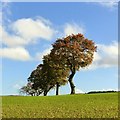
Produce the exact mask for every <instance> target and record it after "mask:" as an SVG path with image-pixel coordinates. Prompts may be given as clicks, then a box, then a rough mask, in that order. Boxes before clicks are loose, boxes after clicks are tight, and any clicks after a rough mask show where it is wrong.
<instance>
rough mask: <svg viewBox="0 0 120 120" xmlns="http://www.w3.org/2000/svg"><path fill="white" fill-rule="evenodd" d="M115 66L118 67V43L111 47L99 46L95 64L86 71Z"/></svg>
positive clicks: (95, 55) (94, 60)
mask: <svg viewBox="0 0 120 120" xmlns="http://www.w3.org/2000/svg"><path fill="white" fill-rule="evenodd" d="M115 66H118V43H117V42H113V43H112V44H110V45H104V44H97V53H95V54H94V59H93V63H92V64H91V65H90V66H89V67H87V69H84V70H91V69H96V68H101V67H104V68H106V67H115Z"/></svg>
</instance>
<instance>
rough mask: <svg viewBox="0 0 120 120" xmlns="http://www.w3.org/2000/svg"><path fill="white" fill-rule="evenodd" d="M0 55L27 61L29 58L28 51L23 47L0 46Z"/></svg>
mask: <svg viewBox="0 0 120 120" xmlns="http://www.w3.org/2000/svg"><path fill="white" fill-rule="evenodd" d="M0 57H3V58H9V59H13V60H21V61H28V60H30V59H31V57H30V55H29V53H28V51H27V50H26V49H25V48H22V47H17V48H1V49H0Z"/></svg>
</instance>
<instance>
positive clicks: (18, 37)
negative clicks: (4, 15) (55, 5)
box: [0, 17, 55, 47]
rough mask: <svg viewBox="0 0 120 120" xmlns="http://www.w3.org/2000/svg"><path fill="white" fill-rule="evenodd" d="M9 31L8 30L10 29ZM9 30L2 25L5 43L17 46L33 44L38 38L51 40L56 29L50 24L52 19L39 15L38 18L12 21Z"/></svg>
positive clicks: (0, 29) (1, 29)
mask: <svg viewBox="0 0 120 120" xmlns="http://www.w3.org/2000/svg"><path fill="white" fill-rule="evenodd" d="M7 30H8V31H9V32H8V31H7ZM7 30H6V29H5V27H3V26H0V31H1V32H2V39H3V44H5V45H7V46H10V47H16V46H23V45H28V44H33V43H35V42H36V41H37V40H41V39H44V40H51V39H52V37H53V35H54V33H55V31H54V30H53V29H52V28H51V26H50V21H48V20H46V19H44V18H41V17H37V19H35V20H34V19H31V18H23V19H18V20H17V21H15V22H13V23H11V24H10V25H9V26H8V27H7Z"/></svg>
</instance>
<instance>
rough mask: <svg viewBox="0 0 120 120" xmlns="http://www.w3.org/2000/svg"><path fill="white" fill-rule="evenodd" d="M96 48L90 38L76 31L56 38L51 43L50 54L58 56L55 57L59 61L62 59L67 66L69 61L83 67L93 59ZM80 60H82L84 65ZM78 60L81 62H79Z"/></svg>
mask: <svg viewBox="0 0 120 120" xmlns="http://www.w3.org/2000/svg"><path fill="white" fill-rule="evenodd" d="M61 48H62V49H61ZM96 49H97V47H96V46H95V43H94V42H93V41H92V40H88V39H87V38H85V37H84V36H83V34H80V33H78V34H76V35H74V34H72V35H69V36H67V37H65V38H62V39H58V40H57V41H56V42H55V43H54V44H53V50H52V55H53V56H54V55H56V56H55V58H59V59H57V60H59V63H61V62H62V61H63V60H64V63H65V64H66V65H67V66H68V67H69V66H70V63H71V64H73V66H79V67H83V66H84V67H85V66H87V65H89V64H91V62H92V60H93V57H92V56H93V54H94V52H96ZM55 53H57V54H55ZM71 55H72V56H71ZM75 58H77V59H75ZM65 59H66V60H65ZM68 59H69V60H70V62H69V63H68V61H67V60H68ZM82 61H84V65H83V63H82ZM80 62H81V63H82V64H80Z"/></svg>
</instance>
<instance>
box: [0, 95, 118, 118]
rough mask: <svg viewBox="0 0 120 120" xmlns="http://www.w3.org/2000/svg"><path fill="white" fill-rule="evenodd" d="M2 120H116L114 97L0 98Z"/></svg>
mask: <svg viewBox="0 0 120 120" xmlns="http://www.w3.org/2000/svg"><path fill="white" fill-rule="evenodd" d="M2 107H3V108H2V110H3V114H2V117H3V118H117V117H118V93H102V94H99V93H97V94H76V95H60V96H48V97H44V96H35V97H30V96H27V97H23V96H21V97H18V96H16V97H11V96H6V97H2Z"/></svg>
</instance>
